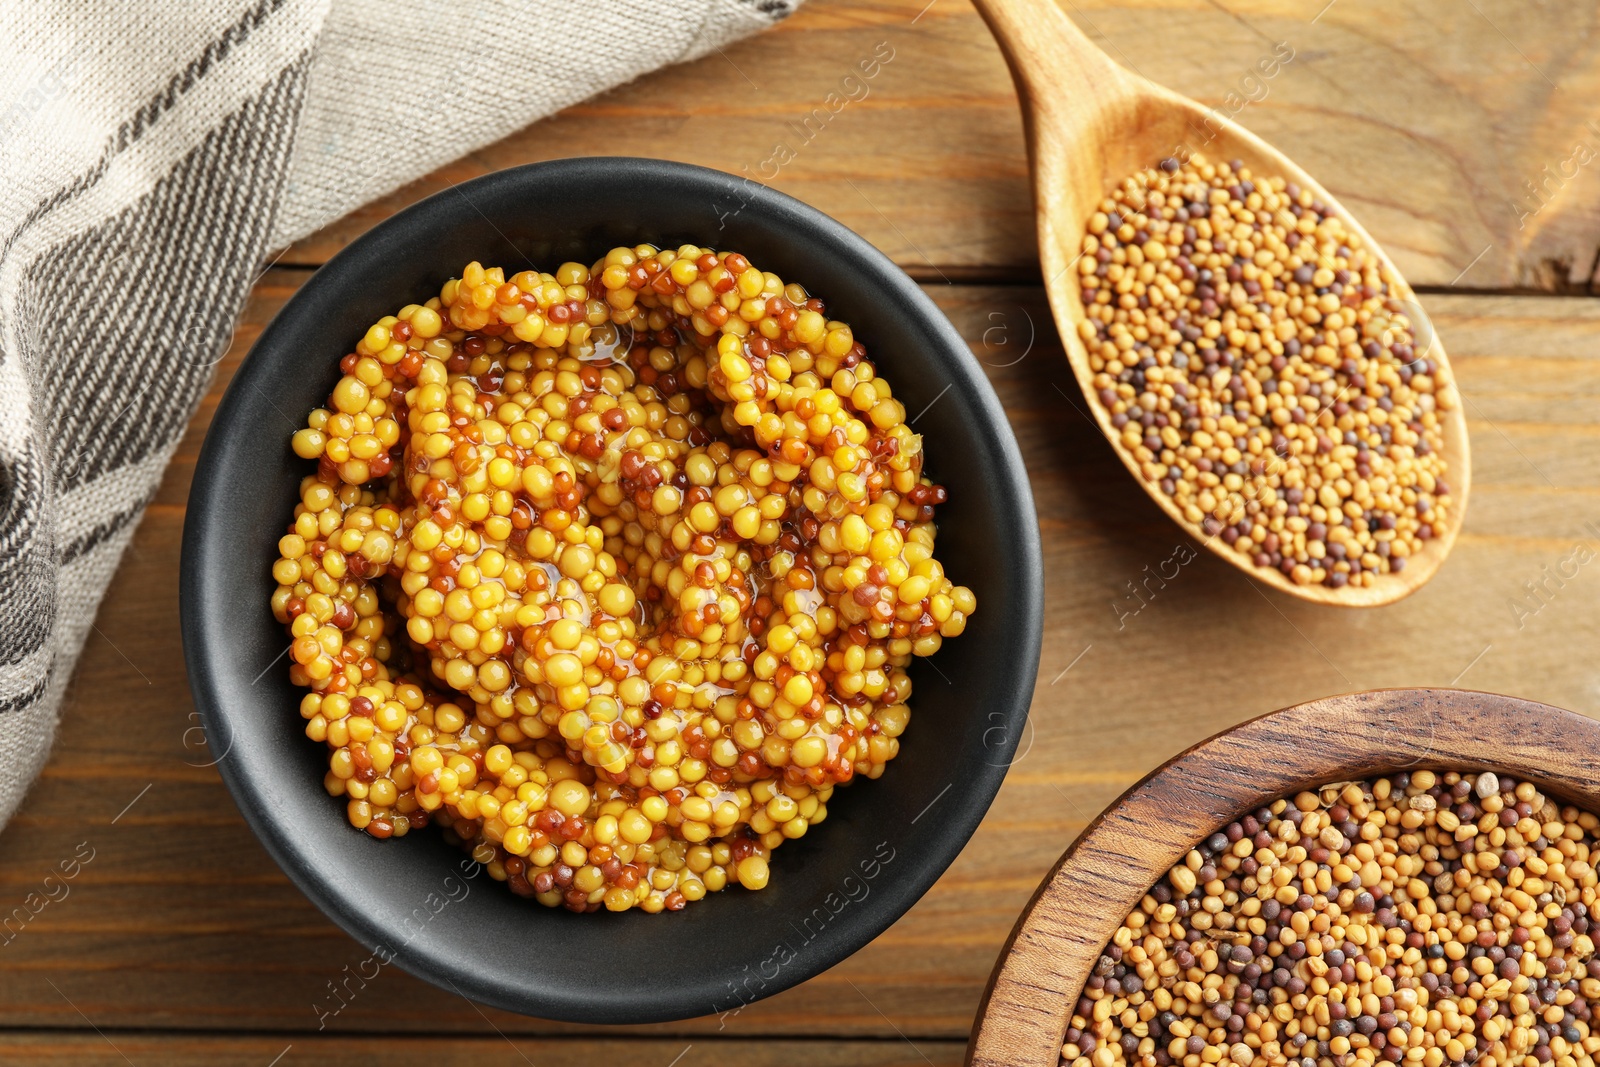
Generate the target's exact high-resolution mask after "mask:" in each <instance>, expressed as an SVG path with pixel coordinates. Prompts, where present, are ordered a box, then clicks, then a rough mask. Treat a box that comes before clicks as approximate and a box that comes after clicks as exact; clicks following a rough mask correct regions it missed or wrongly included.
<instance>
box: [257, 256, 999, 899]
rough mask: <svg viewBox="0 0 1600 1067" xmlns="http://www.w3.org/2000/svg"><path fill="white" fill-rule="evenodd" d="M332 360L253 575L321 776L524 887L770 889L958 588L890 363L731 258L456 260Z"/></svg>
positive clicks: (887, 733) (359, 808)
mask: <svg viewBox="0 0 1600 1067" xmlns="http://www.w3.org/2000/svg"><path fill="white" fill-rule="evenodd" d="M340 367H341V369H342V370H343V371H344V376H343V377H342V378H340V380H339V383H338V384H337V385H336V386H335V387H334V389H333V393H332V395H331V396H330V397H329V403H328V406H327V407H326V408H319V409H318V410H316V411H314V412H312V413H311V415H310V417H309V419H308V421H307V426H306V428H305V429H303V430H300V431H299V432H298V433H296V434H295V435H294V439H293V448H294V450H295V452H296V454H297V455H299V456H301V457H303V458H304V459H307V460H315V461H317V468H316V472H315V473H314V474H310V475H308V476H307V477H306V478H305V479H304V481H303V482H302V483H301V490H300V496H301V500H300V503H299V504H298V505H297V506H296V508H295V514H294V521H293V523H292V524H291V525H290V528H289V533H288V534H287V535H286V536H284V537H283V538H282V540H280V541H279V544H278V548H279V554H280V555H279V559H278V560H277V562H276V563H275V564H274V565H273V568H272V572H273V575H274V577H275V578H276V579H277V581H278V589H277V591H276V593H274V595H273V597H272V610H273V612H274V614H275V615H276V617H277V618H278V620H279V621H280V622H282V623H284V624H285V625H286V626H287V627H288V628H289V632H290V634H291V635H292V637H293V644H292V646H291V649H290V652H291V660H292V665H291V667H290V668H289V676H290V679H291V680H292V681H293V682H294V683H295V684H296V685H298V686H302V687H304V688H306V689H307V690H309V692H308V693H307V694H306V696H305V697H304V699H303V700H302V702H301V706H300V712H301V715H302V716H303V717H304V718H305V720H306V734H307V735H308V736H309V737H310V738H312V739H313V740H315V741H319V742H323V743H325V744H327V746H328V747H329V749H330V750H331V758H330V761H329V770H328V774H327V776H326V779H325V783H324V784H325V786H326V788H327V790H328V792H329V793H331V794H333V795H334V796H340V797H344V798H345V799H346V803H347V812H348V816H349V820H350V822H351V824H352V825H353V826H355V827H357V828H359V829H362V830H364V831H366V832H367V833H368V834H371V835H372V836H374V837H379V838H388V837H401V836H404V835H405V834H406V833H408V832H409V831H410V830H413V829H417V828H420V827H422V826H425V825H427V824H428V823H430V822H436V823H440V824H442V825H443V826H444V828H445V832H446V834H447V836H448V837H450V838H452V839H453V840H455V841H457V842H459V843H460V844H462V846H463V847H465V848H466V849H468V850H470V852H471V853H472V855H473V856H474V858H476V859H477V860H478V861H479V862H481V863H483V864H485V865H486V866H487V868H488V871H489V873H490V875H491V876H492V877H494V878H496V879H499V880H502V881H505V882H506V883H507V884H508V886H509V887H510V888H511V890H512V891H513V892H515V893H518V894H520V895H523V896H532V897H535V898H537V899H538V900H539V901H540V902H541V903H543V904H546V905H550V906H560V907H565V908H568V909H571V910H574V911H593V910H596V909H598V908H601V907H605V908H608V909H610V910H613V911H622V910H626V909H629V908H635V907H637V908H641V909H643V910H645V911H649V912H657V911H663V910H671V911H676V910H678V909H679V908H681V907H683V906H684V905H685V904H686V903H687V902H688V901H691V900H699V899H700V898H701V897H703V896H704V895H705V894H706V893H708V892H715V891H717V890H720V889H722V888H723V887H725V886H726V885H729V884H731V883H734V882H737V883H739V884H741V885H743V886H745V887H746V888H748V889H760V888H762V887H764V886H765V885H766V884H767V880H768V876H769V870H768V858H769V856H770V854H771V851H772V849H774V848H776V847H777V846H778V845H780V844H782V843H783V842H784V841H786V840H790V839H793V838H798V837H800V836H801V835H803V834H805V833H806V832H807V830H808V829H809V828H810V827H812V826H815V825H817V824H818V823H821V822H822V821H823V820H824V819H825V818H826V816H827V813H828V809H827V802H828V800H829V799H830V797H831V796H832V794H833V790H834V788H835V786H837V785H840V784H843V783H846V782H849V781H850V780H851V779H853V778H854V777H855V776H857V775H864V776H866V777H869V778H876V777H878V776H879V775H881V774H882V773H883V770H884V767H885V765H886V764H887V763H888V761H889V760H891V759H893V758H894V757H895V755H896V754H897V753H898V751H899V747H900V743H899V740H898V738H899V737H900V735H901V733H902V732H903V731H904V730H905V728H906V724H907V722H908V721H909V719H910V715H911V712H910V708H909V707H908V706H907V704H906V700H907V698H908V697H909V696H910V693H911V682H910V679H909V678H908V677H907V675H906V667H907V666H908V665H909V664H910V662H911V659H912V657H913V656H928V655H932V654H933V653H934V652H935V651H937V650H938V648H939V646H940V643H941V642H942V641H943V640H944V639H945V638H947V637H955V636H957V635H958V634H960V633H961V632H962V631H963V630H964V629H965V627H966V620H967V616H968V615H969V614H970V613H971V612H972V611H973V610H974V608H975V606H976V602H975V598H974V597H973V594H972V591H971V590H970V589H967V588H966V587H964V586H959V585H956V584H954V583H953V582H952V581H951V580H950V579H949V578H947V577H946V576H945V573H944V568H943V567H942V566H941V565H940V563H939V561H938V560H937V559H935V558H934V556H933V545H934V532H935V531H934V524H933V515H934V508H935V506H936V505H938V504H940V503H943V502H944V500H945V495H946V494H945V490H944V489H943V488H942V487H940V486H937V485H934V484H933V483H932V482H931V481H930V480H929V479H928V478H927V477H926V476H925V475H924V474H923V473H922V461H923V452H922V440H921V438H920V437H919V436H918V435H917V434H915V433H914V432H913V431H912V430H911V429H910V427H909V426H907V425H906V422H905V409H904V407H903V406H902V405H901V403H900V402H899V400H897V399H895V397H894V395H893V392H892V390H891V389H890V386H889V383H887V382H885V381H884V380H883V379H882V378H880V377H878V375H877V372H876V369H875V367H874V365H873V363H872V362H871V360H869V359H867V358H866V351H865V349H864V348H863V346H862V345H861V343H860V342H858V341H857V340H855V338H854V337H853V335H852V334H851V331H850V327H849V326H848V325H846V324H845V323H843V322H838V321H835V320H831V319H829V318H828V317H827V316H826V314H825V313H824V308H823V305H822V302H821V301H820V300H818V299H816V298H814V297H812V296H810V295H809V294H807V293H806V292H805V291H804V290H803V289H802V288H801V287H800V286H798V285H794V284H785V283H784V282H783V280H782V279H780V278H779V277H777V276H776V275H774V274H769V273H764V272H762V271H760V270H758V269H757V268H755V267H753V266H751V264H750V262H749V261H748V260H747V259H745V257H743V256H741V255H738V254H737V253H729V252H712V251H710V250H708V249H701V248H697V247H694V246H684V247H682V248H679V249H676V250H670V249H656V248H653V247H650V246H640V247H637V248H616V249H612V250H611V251H610V252H609V253H607V254H606V256H605V257H604V258H603V259H601V260H600V261H599V262H597V263H595V264H594V265H593V266H590V267H585V266H583V265H582V264H578V263H567V264H563V265H562V266H561V267H560V268H559V269H558V270H557V271H556V273H555V274H553V275H552V274H543V273H536V272H533V271H527V272H524V273H521V274H516V275H513V276H512V277H510V278H508V277H506V275H505V274H504V272H502V271H501V270H499V269H498V268H490V269H486V268H484V267H483V266H481V265H480V264H477V263H471V264H468V265H467V267H466V269H465V270H464V271H463V272H462V275H461V277H460V278H456V279H452V280H451V281H449V282H447V283H445V285H444V287H443V289H442V291H441V292H440V294H439V296H437V297H435V298H433V299H431V300H428V301H427V302H426V303H425V304H410V305H407V306H406V307H404V308H401V309H400V311H399V312H398V313H397V314H396V315H391V316H385V317H384V318H382V319H379V320H378V321H377V322H376V323H374V324H373V325H372V327H371V328H370V329H369V330H368V331H367V332H366V334H365V335H364V336H363V337H362V338H361V339H360V341H359V342H358V343H357V344H356V345H355V350H354V351H353V352H351V353H350V354H349V355H347V356H346V357H345V358H344V360H343V361H342V362H341V364H340Z"/></svg>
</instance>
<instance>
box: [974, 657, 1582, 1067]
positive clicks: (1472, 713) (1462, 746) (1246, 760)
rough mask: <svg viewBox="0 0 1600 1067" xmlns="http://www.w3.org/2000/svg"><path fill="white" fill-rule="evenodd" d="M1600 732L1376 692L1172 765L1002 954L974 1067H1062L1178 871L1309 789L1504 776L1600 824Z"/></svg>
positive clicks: (1513, 701)
mask: <svg viewBox="0 0 1600 1067" xmlns="http://www.w3.org/2000/svg"><path fill="white" fill-rule="evenodd" d="M1597 751H1600V722H1596V721H1594V720H1593V719H1588V718H1585V717H1584V716H1582V715H1576V714H1574V713H1572V712H1570V711H1562V710H1561V709H1560V708H1553V707H1551V706H1549V705H1548V704H1538V703H1534V702H1533V701H1530V700H1519V699H1517V698H1515V697H1507V696H1497V695H1495V694H1493V693H1477V692H1470V691H1467V690H1460V689H1380V690H1376V691H1373V692H1368V693H1356V694H1354V695H1352V696H1341V697H1329V698H1327V699H1325V700H1313V701H1311V702H1310V703H1308V704H1297V705H1296V706H1294V707H1292V708H1285V709H1283V710H1282V711H1275V712H1272V713H1270V714H1267V715H1263V716H1261V717H1260V718H1257V719H1252V720H1250V721H1249V722H1246V723H1242V724H1241V725H1239V726H1235V727H1233V728H1232V729H1230V730H1225V731H1224V732H1222V733H1220V734H1218V735H1216V736H1215V737H1213V738H1211V739H1210V740H1208V741H1202V742H1201V743H1200V744H1198V745H1195V746H1194V747H1193V748H1191V749H1189V750H1188V751H1186V752H1183V753H1181V754H1180V755H1178V756H1176V757H1174V758H1173V759H1171V760H1169V761H1168V762H1167V763H1165V764H1163V765H1162V766H1161V767H1160V768H1159V769H1157V770H1156V771H1155V772H1154V773H1152V774H1150V775H1149V776H1148V777H1146V778H1145V779H1144V780H1143V781H1141V782H1140V783H1139V784H1138V785H1136V786H1134V787H1133V788H1132V789H1130V790H1128V791H1127V792H1126V793H1124V794H1123V795H1122V796H1121V797H1119V798H1118V799H1117V801H1116V802H1115V803H1114V804H1112V805H1111V806H1110V807H1109V808H1107V809H1106V810H1105V811H1104V812H1103V813H1102V814H1101V815H1100V817H1099V818H1097V819H1095V820H1094V822H1092V823H1090V824H1089V826H1088V828H1087V829H1085V830H1084V832H1083V834H1082V835H1081V836H1080V837H1079V838H1078V840H1077V841H1076V842H1074V843H1073V845H1072V847H1071V848H1069V849H1067V852H1066V855H1064V856H1062V857H1061V862H1060V863H1058V864H1057V865H1056V867H1055V869H1054V870H1052V871H1051V872H1050V874H1049V875H1048V876H1047V877H1046V878H1045V879H1044V881H1043V882H1042V883H1041V884H1040V886H1039V889H1038V891H1037V892H1035V893H1034V896H1033V900H1032V901H1031V902H1030V903H1029V904H1028V907H1027V908H1026V909H1025V910H1024V911H1023V913H1022V917H1021V918H1020V919H1018V920H1017V925H1016V928H1015V929H1014V930H1013V931H1012V932H1011V938H1010V940H1009V941H1007V943H1006V947H1005V948H1004V950H1002V952H1001V954H1000V960H999V962H998V963H997V964H996V965H995V971H994V974H993V975H992V976H991V977H990V979H989V988H988V990H987V992H986V993H985V994H984V999H983V1003H982V1005H981V1006H980V1007H979V1010H978V1018H977V1021H976V1022H975V1023H974V1024H973V1028H972V1041H971V1044H970V1045H969V1046H968V1051H967V1063H968V1064H970V1065H972V1067H1000V1065H1002V1064H1004V1065H1007V1067H1055V1065H1056V1064H1058V1063H1059V1062H1060V1060H1061V1043H1062V1039H1063V1037H1064V1035H1065V1033H1066V1029H1067V1022H1068V1018H1069V1016H1070V1015H1071V1013H1072V1009H1073V1007H1074V1006H1075V1005H1076V1004H1077V1002H1078V998H1079V996H1080V995H1082V992H1083V987H1084V982H1085V981H1086V980H1087V979H1088V977H1089V973H1090V969H1091V968H1092V967H1093V966H1094V964H1095V961H1096V960H1097V959H1099V957H1100V953H1101V950H1102V949H1103V948H1104V947H1105V945H1106V943H1107V942H1108V941H1110V939H1111V935H1112V934H1114V933H1116V930H1117V927H1118V926H1120V925H1121V923H1122V920H1123V919H1125V918H1126V917H1127V916H1128V914H1129V913H1130V912H1132V911H1133V909H1134V908H1136V907H1137V906H1138V905H1139V901H1141V900H1142V899H1143V898H1144V895H1145V894H1146V893H1147V892H1149V890H1150V887H1151V886H1153V885H1155V884H1156V883H1157V882H1158V881H1160V880H1161V878H1162V877H1163V876H1164V875H1165V874H1166V873H1167V871H1169V870H1171V869H1172V867H1173V865H1174V864H1176V863H1177V862H1178V861H1179V860H1180V859H1182V858H1183V856H1184V855H1185V854H1186V853H1187V852H1188V851H1189V850H1190V849H1192V848H1194V847H1195V846H1196V845H1197V844H1198V843H1199V842H1200V841H1202V840H1204V839H1205V838H1206V837H1207V836H1209V835H1210V834H1212V833H1213V832H1214V831H1216V830H1217V829H1218V828H1220V827H1222V826H1225V825H1226V824H1227V823H1229V822H1230V821H1232V820H1233V819H1235V818H1238V817H1239V816H1240V815H1243V814H1244V813H1246V812H1248V811H1250V810H1252V809H1254V808H1257V807H1260V806H1261V805H1262V804H1266V803H1270V802H1271V801H1273V800H1276V799H1278V798H1279V797H1284V796H1292V795H1293V794H1295V793H1297V792H1299V791H1300V790H1302V789H1307V788H1312V787H1315V786H1320V785H1324V784H1326V783H1328V782H1339V781H1346V780H1352V779H1361V778H1369V777H1374V776H1382V775H1385V774H1390V773H1394V772H1398V771H1404V770H1411V769H1414V768H1415V769H1422V768H1428V769H1437V770H1457V771H1475V770H1494V771H1504V772H1506V773H1508V774H1510V775H1511V776H1512V777H1514V778H1517V779H1519V780H1526V781H1530V782H1533V783H1534V784H1535V785H1537V786H1538V787H1539V788H1540V789H1542V790H1546V791H1548V792H1549V793H1551V794H1552V795H1554V796H1558V797H1561V798H1562V799H1564V800H1567V801H1569V802H1571V803H1573V804H1576V805H1578V806H1580V807H1584V808H1587V809H1589V810H1591V811H1595V810H1600V780H1597V778H1596V776H1595V755H1594V754H1595V753H1596V752H1597Z"/></svg>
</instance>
